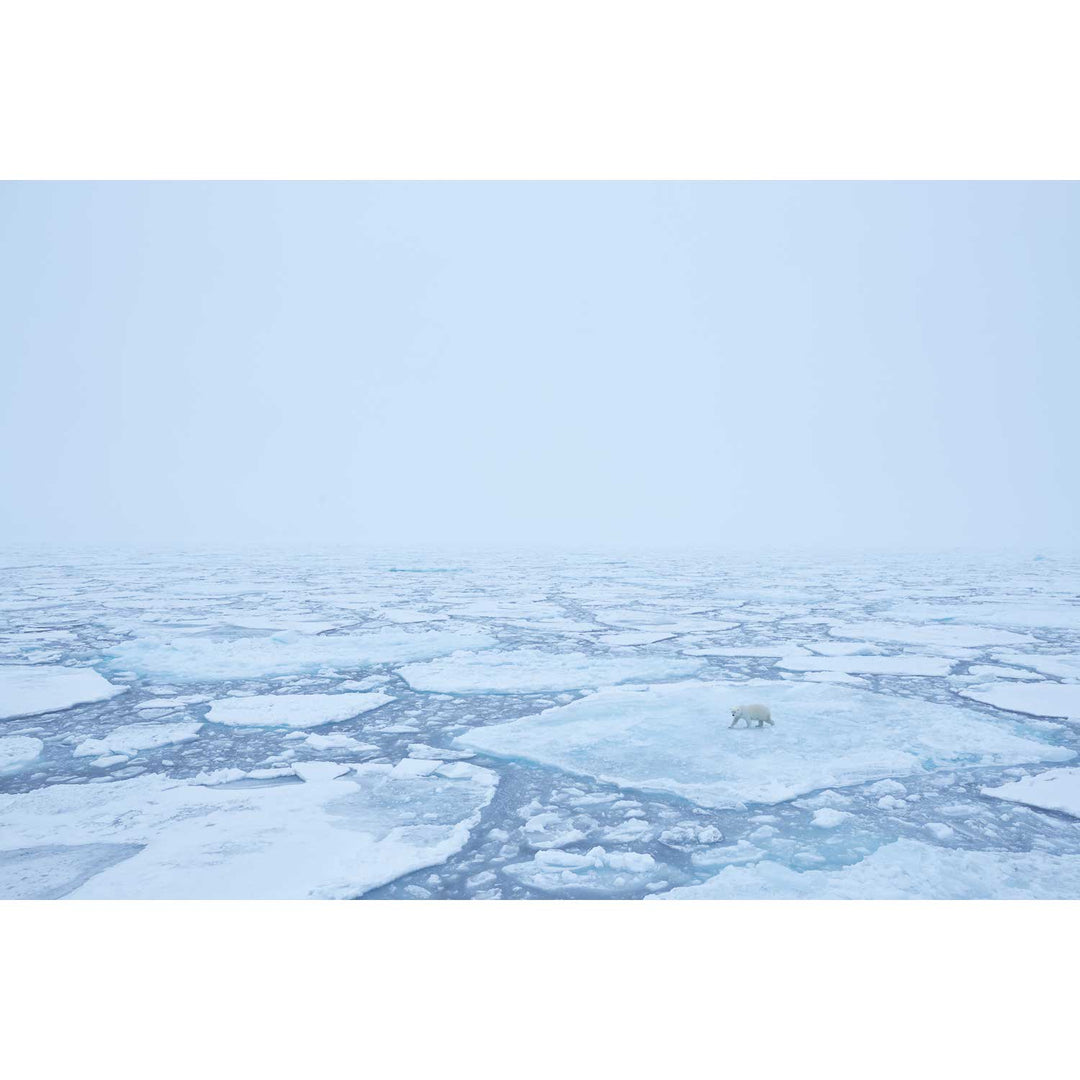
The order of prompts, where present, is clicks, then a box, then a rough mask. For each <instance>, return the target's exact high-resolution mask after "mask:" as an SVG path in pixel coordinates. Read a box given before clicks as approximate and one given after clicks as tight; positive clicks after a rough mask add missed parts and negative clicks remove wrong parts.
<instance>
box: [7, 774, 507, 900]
mask: <svg viewBox="0 0 1080 1080" xmlns="http://www.w3.org/2000/svg"><path fill="white" fill-rule="evenodd" d="M314 772H315V773H317V772H319V770H315V771H314ZM328 775H329V774H328V772H326V771H323V775H322V776H318V775H314V774H312V775H311V777H310V779H309V780H308V781H307V782H305V783H303V784H298V783H292V784H279V785H276V786H269V787H242V786H229V785H224V786H222V785H218V786H212V787H208V786H205V785H202V784H192V783H189V782H186V781H177V780H169V779H167V778H165V777H162V776H158V775H152V774H151V775H144V776H140V777H136V778H134V779H131V780H123V781H117V782H115V783H110V784H103V785H98V786H94V785H80V786H74V787H73V786H70V785H56V786H53V787H44V788H38V789H35V790H33V791H30V792H28V793H26V794H22V795H0V881H2V883H3V892H4V893H5V894H6V895H8V896H35V895H40V894H41V891H42V882H41V874H40V873H39V872H36V871H33V862H34V860H33V858H32V855H33V853H34V852H35V851H38V852H40V853H41V854H42V855H43V856H46V855H49V853H50V852H55V851H57V850H59V848H60V847H63V848H64V849H66V852H67V853H71V852H74V853H75V854H76V855H77V853H78V850H79V849H80V848H83V847H94V848H96V849H102V850H104V851H107V852H116V853H119V855H120V858H119V861H112V862H111V863H109V862H108V861H107V860H103V862H104V863H105V864H104V865H102V866H101V867H100V868H99V869H97V872H94V873H92V876H89V878H88V879H87V880H84V881H81V882H80V881H79V880H78V876H76V877H75V878H72V879H71V880H72V881H73V882H74V884H73V887H72V888H71V889H70V891H68V892H67V893H66V895H68V896H71V897H77V898H96V899H114V898H123V899H155V898H168V899H188V898H200V899H294V898H295V899H300V898H305V897H319V898H342V899H344V898H350V897H356V896H360V895H362V894H363V893H365V892H367V891H369V890H371V889H373V888H376V887H378V886H379V885H382V884H385V883H386V882H388V881H391V880H393V879H394V878H396V877H399V876H400V875H402V874H406V873H409V872H410V871H413V870H418V869H421V868H423V867H428V866H435V865H437V864H439V863H441V862H443V861H445V860H446V859H447V858H448V857H450V856H451V855H453V854H454V853H456V852H457V851H459V850H460V849H461V848H462V847H463V846H464V845H465V843H466V842H467V841H468V838H469V832H470V830H471V829H473V828H474V827H475V825H476V824H477V823H478V821H479V819H480V813H481V810H482V809H483V807H484V806H486V805H487V804H488V802H489V801H490V800H491V797H492V795H493V794H494V790H495V785H496V782H497V778H496V776H495V774H494V773H493V772H491V771H490V770H488V769H482V768H478V767H476V766H473V765H467V764H465V763H464V762H457V763H456V768H455V772H454V775H453V776H446V775H439V774H438V773H435V774H432V775H428V776H422V777H404V778H399V777H397V776H394V775H393V774H392V769H391V767H390V766H389V765H358V766H354V767H353V769H352V770H351V771H350V772H348V773H347V774H346V775H343V776H339V777H334V778H332V779H327V778H326V777H327V776H328ZM68 861H70V859H68ZM21 867H31V871H32V872H24V870H23V869H21ZM55 876H56V875H54V877H55ZM61 876H62V875H61ZM50 895H58V894H57V892H56V891H55V888H54V889H53V891H52V892H51V893H50Z"/></svg>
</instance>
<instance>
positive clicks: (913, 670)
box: [776, 654, 953, 675]
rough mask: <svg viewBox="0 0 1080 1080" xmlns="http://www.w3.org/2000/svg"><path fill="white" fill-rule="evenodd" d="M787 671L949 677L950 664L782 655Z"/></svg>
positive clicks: (902, 658)
mask: <svg viewBox="0 0 1080 1080" xmlns="http://www.w3.org/2000/svg"><path fill="white" fill-rule="evenodd" d="M776 666H777V667H779V668H786V669H787V670H788V671H840V672H844V673H845V674H848V675H948V674H949V672H950V671H951V670H952V668H953V661H952V660H949V659H945V658H941V657H935V656H908V655H906V654H905V655H904V656H858V655H853V656H808V657H801V656H785V657H783V658H782V659H780V660H778V661H777V662H776Z"/></svg>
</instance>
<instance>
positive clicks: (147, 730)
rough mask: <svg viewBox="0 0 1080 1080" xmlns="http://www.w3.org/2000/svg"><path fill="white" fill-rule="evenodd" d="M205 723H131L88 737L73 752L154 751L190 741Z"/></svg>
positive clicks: (93, 754) (128, 753) (84, 754)
mask: <svg viewBox="0 0 1080 1080" xmlns="http://www.w3.org/2000/svg"><path fill="white" fill-rule="evenodd" d="M200 728H202V724H201V723H183V724H162V723H148V724H127V725H125V726H124V727H118V728H115V729H114V730H112V731H110V732H109V733H108V734H107V735H103V736H102V737H101V738H100V739H86V740H85V741H84V742H81V743H79V745H78V746H76V747H75V749H74V750H73V751H72V756H73V757H97V756H98V755H105V754H112V755H116V754H124V755H126V756H128V757H130V756H131V755H132V754H136V753H138V751H140V750H154V749H156V748H157V747H159V746H171V745H173V743H184V742H190V741H191V740H192V739H194V738H196V737H197V736H198V734H199V730H200Z"/></svg>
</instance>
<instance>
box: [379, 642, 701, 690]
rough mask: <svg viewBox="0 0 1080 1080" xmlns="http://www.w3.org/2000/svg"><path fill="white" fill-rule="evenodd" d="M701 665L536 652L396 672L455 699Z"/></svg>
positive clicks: (456, 658) (648, 676)
mask: <svg viewBox="0 0 1080 1080" xmlns="http://www.w3.org/2000/svg"><path fill="white" fill-rule="evenodd" d="M700 666H701V665H700V663H698V662H696V661H693V660H682V659H678V658H675V657H665V656H648V655H646V656H621V655H618V656H610V657H609V656H593V655H590V654H588V653H551V652H543V651H540V650H538V649H515V650H511V651H507V652H489V653H488V652H484V653H455V654H454V655H453V656H450V657H447V658H446V659H445V660H433V661H431V662H430V663H427V664H406V665H405V667H403V668H400V669H399V670H398V674H399V675H401V677H402V678H404V679H405V681H406V682H407V683H408V684H409V685H410V686H411V687H413V689H415V690H432V691H439V692H442V693H453V694H485V693H494V694H498V693H504V694H530V693H531V694H535V693H545V692H548V691H555V690H575V689H580V688H582V687H593V686H604V685H611V684H614V683H623V682H653V681H656V680H658V679H676V678H679V677H682V676H686V675H692V674H694V673H695V672H696V671H697V670H698V669H699V668H700Z"/></svg>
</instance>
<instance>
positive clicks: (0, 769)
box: [0, 735, 45, 776]
mask: <svg viewBox="0 0 1080 1080" xmlns="http://www.w3.org/2000/svg"><path fill="white" fill-rule="evenodd" d="M44 748H45V744H44V743H43V742H42V741H41V740H40V739H35V738H33V737H32V736H29V735H3V736H0V776H7V775H9V774H11V773H17V772H20V771H21V770H22V769H25V768H26V767H27V766H28V765H33V764H34V762H35V761H37V759H38V758H39V757H40V756H41V751H42V750H43V749H44Z"/></svg>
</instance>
